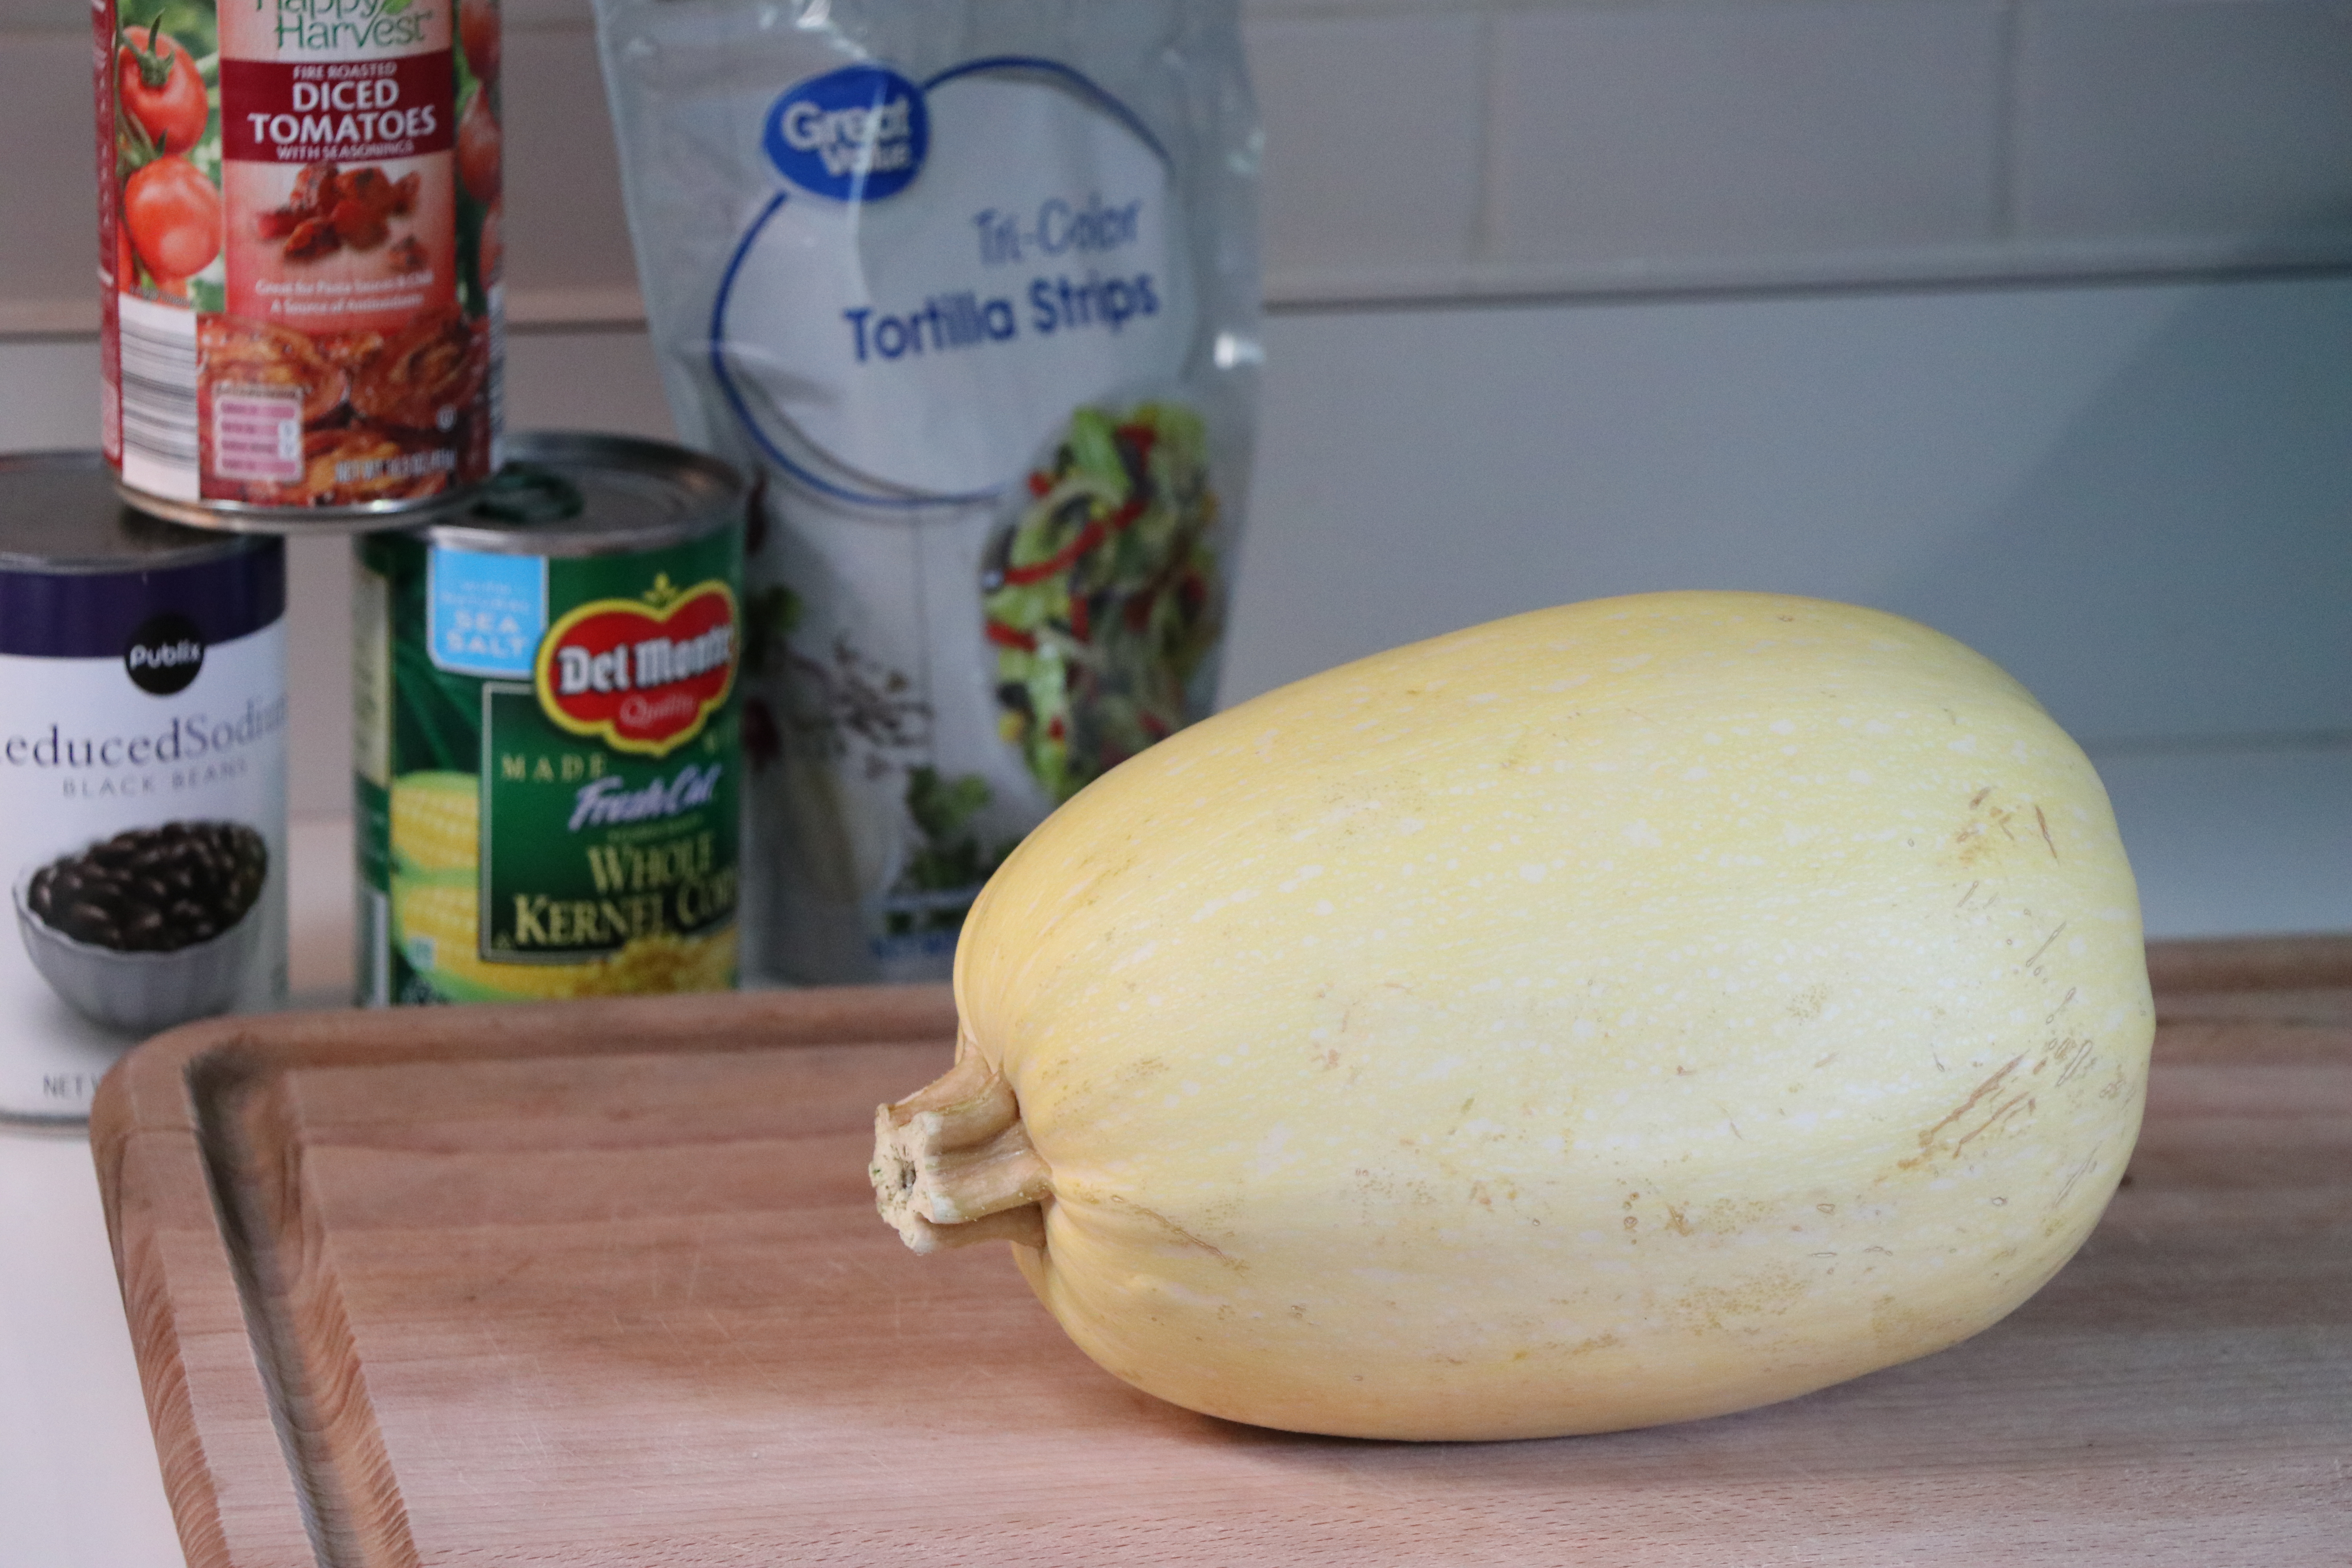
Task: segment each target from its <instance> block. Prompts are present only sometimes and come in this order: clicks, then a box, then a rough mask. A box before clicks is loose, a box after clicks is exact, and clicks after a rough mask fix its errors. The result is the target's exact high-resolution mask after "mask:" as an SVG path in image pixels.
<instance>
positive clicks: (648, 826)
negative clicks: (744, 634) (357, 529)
mask: <svg viewBox="0 0 2352 1568" xmlns="http://www.w3.org/2000/svg"><path fill="white" fill-rule="evenodd" d="M359 565H360V580H359V584H358V592H357V595H356V596H355V602H356V603H357V605H358V606H359V609H358V614H357V616H355V622H356V626H357V632H358V636H359V637H360V641H361V645H362V646H361V649H360V654H361V657H360V658H359V660H358V668H359V682H360V689H359V691H358V693H357V698H358V700H357V702H356V703H355V708H356V710H357V711H358V713H359V716H360V719H359V721H360V735H359V737H358V760H359V766H358V774H359V779H358V790H359V805H360V813H361V820H362V852H361V870H362V884H363V890H362V921H361V924H362V965H361V979H360V986H361V992H362V995H361V1000H362V1002H373V1003H387V1002H389V1003H412V1002H475V1001H499V1000H513V999H520V998H525V997H531V998H548V997H560V996H582V995H615V994H635V993H647V992H665V991H689V990H716V989H724V988H726V987H728V986H730V985H732V984H734V982H735V970H736V939H735V915H736V900H737V879H736V854H737V836H738V796H737V788H738V784H737V774H738V773H739V772H740V731H739V726H738V722H737V718H736V698H735V689H736V673H737V668H738V662H739V659H740V653H741V649H740V626H741V617H740V599H739V589H738V584H739V582H740V571H741V549H740V540H739V538H738V535H737V533H736V531H735V530H733V529H732V528H730V529H726V530H722V531H718V532H714V533H712V534H709V535H706V536H705V537H703V538H700V539H697V540H692V541H688V542H684V543H680V544H677V545H673V546H670V547H668V548H666V549H661V550H655V551H647V552H639V553H624V554H607V555H586V556H580V557H567V556H552V557H550V556H537V555H515V554H508V553H503V552H477V551H467V550H461V549H456V548H451V547H449V546H446V545H438V544H433V543H431V542H427V541H426V540H425V539H423V538H419V537H415V536H398V535H394V536H384V537H379V538H374V539H370V540H366V541H363V542H362V544H361V546H360V557H359ZM371 645H372V646H373V650H374V651H373V653H372V652H371Z"/></svg>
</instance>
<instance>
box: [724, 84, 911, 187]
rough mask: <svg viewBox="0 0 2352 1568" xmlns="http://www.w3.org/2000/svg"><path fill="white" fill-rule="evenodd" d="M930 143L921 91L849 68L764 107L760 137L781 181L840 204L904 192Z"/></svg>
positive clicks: (804, 85) (791, 92)
mask: <svg viewBox="0 0 2352 1568" xmlns="http://www.w3.org/2000/svg"><path fill="white" fill-rule="evenodd" d="M930 141H931V121H930V111H929V109H928V108H927V107H926V106H925V105H924V102H923V89H921V88H919V87H917V86H916V85H915V84H914V83H913V82H911V81H908V79H906V78H905V77H902V76H900V75H899V74H898V72H897V71H894V70H886V69H884V68H882V67H880V66H848V67H845V68H843V69H841V70H837V71H829V72H827V73H826V74H825V75H824V76H821V77H814V78H812V79H809V80H807V81H804V82H802V83H801V84H800V85H799V86H797V87H795V88H793V89H790V90H789V91H787V92H786V93H785V94H784V95H783V96H782V98H779V99H777V100H776V101H775V102H774V103H773V104H772V105H771V106H770V107H769V110H768V121H767V125H766V128H765V129H764V130H763V132H761V145H762V146H763V147H764V148H765V149H766V150H767V153H768V161H769V162H770V163H773V164H775V166H776V169H777V172H778V173H780V174H782V175H783V176H784V178H786V179H788V180H790V181H791V182H792V183H793V184H796V185H798V186H800V187H801V188H802V189H803V190H804V191H810V192H813V193H814V194H815V195H821V196H830V197H832V198H833V199H834V200H835V201H844V202H872V201H879V200H881V199H882V198H883V197H885V196H893V195H898V193H899V192H900V191H902V190H905V189H906V188H907V186H908V184H909V183H911V182H912V181H913V179H914V178H915V175H916V174H917V173H918V172H919V171H920V170H921V168H922V166H923V155H924V154H925V153H927V152H928V151H929V148H930Z"/></svg>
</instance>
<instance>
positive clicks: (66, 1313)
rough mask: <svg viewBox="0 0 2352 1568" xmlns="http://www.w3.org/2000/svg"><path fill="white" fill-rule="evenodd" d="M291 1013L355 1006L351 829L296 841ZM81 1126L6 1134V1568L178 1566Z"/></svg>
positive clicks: (0, 1487)
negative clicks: (347, 1004) (298, 1008)
mask: <svg viewBox="0 0 2352 1568" xmlns="http://www.w3.org/2000/svg"><path fill="white" fill-rule="evenodd" d="M289 838H290V843H289V860H290V862H291V865H292V868H293V879H292V882H291V885H290V889H289V894H290V901H291V908H290V909H289V915H290V916H291V921H290V925H291V929H292V931H293V944H292V951H291V952H290V954H289V959H290V963H289V973H290V979H291V983H292V987H293V993H294V994H293V997H292V1003H293V1005H297V1006H305V1007H333V1006H340V1005H342V1004H343V1003H344V1002H346V1001H347V1000H348V999H349V997H350V994H351V975H352V952H351V938H352V841H351V826H350V824H349V823H348V822H347V821H344V820H341V819H338V818H319V819H298V820H297V821H296V822H295V823H294V824H293V825H292V827H291V830H290V834H289ZM183 1563H184V1558H183V1557H182V1555H181V1552H180V1540H179V1535H178V1533H177V1532H176V1531H174V1530H173V1526H172V1514H171V1510H170V1508H169V1507H168V1506H167V1505H166V1504H165V1502H164V1500H163V1476H162V1473H161V1472H160V1471H159V1470H158V1468H156V1462H155V1445H154V1440H153V1437H152V1435H151V1433H150V1431H149V1428H148V1426H147V1411H146V1405H145V1403H144V1400H143V1399H142V1395H141V1394H140V1390H139V1371H138V1367H137V1365H136V1363H134V1362H133V1361H132V1359H131V1335H130V1331H129V1329H128V1327H127V1326H126V1324H125V1322H124V1321H123V1315H122V1300H121V1294H120V1293H119V1291H118V1290H117V1289H116V1285H115V1277H114V1258H113V1254H112V1252H111V1251H110V1248H109V1247H108V1245H107V1237H106V1217H105V1214H104V1211H103V1210H102V1208H101V1207H100V1203H99V1195H98V1171H97V1168H96V1166H94V1165H93V1164H92V1163H91V1162H90V1155H89V1141H88V1139H87V1137H86V1136H85V1135H84V1134H83V1132H82V1131H81V1130H80V1129H79V1128H72V1129H67V1130H63V1131H51V1130H33V1129H27V1128H24V1127H20V1126H15V1125H11V1124H8V1123H0V1568H181V1565H182V1564H183Z"/></svg>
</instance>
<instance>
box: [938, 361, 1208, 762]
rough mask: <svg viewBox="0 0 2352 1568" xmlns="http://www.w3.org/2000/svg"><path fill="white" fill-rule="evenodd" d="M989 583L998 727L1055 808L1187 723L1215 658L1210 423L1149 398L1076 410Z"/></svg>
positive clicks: (991, 567)
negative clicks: (1196, 690) (1194, 688)
mask: <svg viewBox="0 0 2352 1568" xmlns="http://www.w3.org/2000/svg"><path fill="white" fill-rule="evenodd" d="M1028 490H1029V496H1030V498H1031V501H1030V505H1029V506H1028V507H1026V508H1025V509H1024V510H1023V511H1022V513H1021V516H1020V519H1019V521H1016V522H1014V523H1013V524H1012V526H1010V527H1008V528H1006V529H1005V530H1003V531H1002V532H1001V533H999V534H998V536H997V538H996V541H995V542H994V544H993V546H992V548H991V549H990V551H989V554H988V561H987V565H986V568H985V571H984V573H983V575H982V579H981V584H982V588H983V589H984V590H986V597H985V599H984V600H983V601H982V603H983V606H984V608H985V610H986V612H987V617H988V618H987V622H986V626H987V636H988V640H989V641H990V642H991V643H992V644H993V645H994V646H995V650H996V678H997V686H996V696H997V701H998V704H999V705H1000V706H1001V707H1002V709H1003V717H1002V718H1000V719H999V721H998V725H997V727H998V732H999V733H1001V734H1002V735H1003V737H1004V738H1005V740H1007V741H1008V742H1012V743H1013V744H1014V745H1016V746H1018V747H1020V748H1021V752H1022V758H1023V760H1024V762H1026V763H1028V766H1029V771H1030V772H1031V773H1033V774H1034V775H1035V776H1036V779H1037V782H1038V783H1039V784H1043V785H1045V789H1046V791H1047V792H1048V793H1049V794H1050V795H1052V796H1053V798H1054V799H1055V801H1056V802H1059V801H1065V800H1067V799H1069V798H1070V796H1072V795H1076V793H1077V792H1078V791H1079V790H1080V789H1082V788H1084V787H1085V786H1086V785H1087V784H1088V783H1090V782H1092V781H1093V780H1094V779H1095V778H1096V777H1097V775H1099V774H1101V773H1105V772H1106V771H1108V770H1109V769H1111V768H1114V767H1117V766H1118V764H1119V763H1123V762H1125V761H1126V760H1127V759H1128V758H1129V757H1131V756H1133V755H1135V753H1136V752H1140V751H1141V750H1143V749H1144V748H1145V747H1146V746H1149V745H1150V744H1151V743H1152V742H1154V741H1161V740H1165V739H1167V738H1168V736H1170V735H1171V734H1173V733H1174V732H1175V731H1178V730H1180V729H1181V728H1183V726H1184V724H1185V723H1186V722H1187V721H1189V720H1190V718H1191V717H1192V715H1191V714H1190V712H1188V711H1187V708H1186V699H1185V692H1186V688H1187V686H1188V685H1189V683H1190V682H1191V680H1192V675H1193V672H1194V671H1195V670H1197V669H1198V668H1200V667H1201V663H1202V660H1203V659H1205V658H1208V657H1209V655H1210V653H1211V652H1212V651H1213V649H1214V648H1215V647H1216V641H1217V634H1218V630H1219V628H1218V625H1217V618H1216V609H1215V607H1216V605H1217V602H1218V600H1219V598H1220V596H1221V595H1219V594H1218V593H1217V591H1216V557H1215V555H1214V553H1213V552H1212V551H1211V549H1210V545H1209V539H1210V534H1211V531H1212V530H1213V528H1214V526H1215V523H1216V519H1217V498H1216V495H1215V493H1214V492H1213V491H1212V490H1211V489H1210V488H1209V473H1208V460H1207V452H1206V447H1205V438H1204V437H1203V434H1202V428H1201V421H1200V418H1199V417H1198V416H1196V415H1194V414H1192V412H1191V411H1189V410H1187V409H1184V408H1180V407H1176V406H1173V405H1164V404H1155V403H1147V404H1143V405H1139V407H1137V408H1135V409H1133V410H1131V411H1129V413H1128V414H1126V415H1125V416H1121V417H1118V418H1117V419H1116V420H1114V417H1113V416H1110V415H1108V414H1105V413H1103V412H1102V411H1100V410H1098V409H1093V408H1081V409H1079V410H1078V411H1077V413H1076V415H1075V416H1073V417H1072V418H1071V420H1070V428H1069V433H1068V436H1067V437H1066V438H1065V439H1064V440H1063V441H1062V443H1061V445H1060V446H1059V447H1056V448H1055V452H1054V457H1053V461H1052V462H1051V464H1050V465H1048V466H1047V467H1045V468H1038V469H1035V470H1034V471H1033V472H1032V473H1031V474H1030V475H1029V480H1028Z"/></svg>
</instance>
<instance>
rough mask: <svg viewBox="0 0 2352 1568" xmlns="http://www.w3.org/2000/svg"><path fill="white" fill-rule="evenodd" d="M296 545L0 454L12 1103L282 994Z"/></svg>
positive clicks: (65, 1114)
mask: <svg viewBox="0 0 2352 1568" xmlns="http://www.w3.org/2000/svg"><path fill="white" fill-rule="evenodd" d="M285 610H286V547H285V545H284V544H282V543H281V542H278V540H275V539H251V538H243V539H241V538H236V537H233V536H229V535H224V534H219V533H200V532H197V531H194V530H193V529H186V528H181V527H179V526H177V525H176V524H173V523H169V522H163V521H159V520H157V519H155V518H152V517H147V516H144V515H142V513H140V512H137V511H134V510H131V509H130V508H129V507H126V506H124V505H123V504H122V502H121V499H120V498H119V497H117V496H116V495H115V494H114V490H113V487H112V485H111V484H110V482H109V479H108V476H107V471H106V467H105V465H104V464H103V463H102V462H100V458H99V455H98V454H97V453H96V452H45V453H32V454H27V455H23V456H18V457H6V458H0V876H5V878H6V879H7V882H8V885H9V900H10V904H11V913H10V914H9V915H8V916H7V917H6V923H7V925H8V933H7V934H6V935H5V937H0V1121H63V1122H71V1121H79V1120H80V1119H81V1118H83V1117H84V1116H86V1115H87V1114H88V1113H89V1102H90V1095H91V1094H92V1092H93V1091H95V1090H96V1089H97V1087H98V1080H99V1078H100V1075H102V1074H103V1073H104V1072H105V1071H106V1069H107V1068H109V1067H110V1066H111V1065H112V1064H113V1062H114V1060H115V1058H118V1057H120V1056H121V1054H122V1053H123V1052H124V1051H125V1050H127V1049H129V1048H130V1047H131V1046H133V1045H136V1044H137V1043H138V1042H139V1041H140V1040H142V1039H143V1038H144V1037H147V1036H149V1035H152V1034H153V1033H155V1032H156V1031H157V1030H159V1029H166V1028H169V1027H171V1026H173V1025H174V1024H179V1023H184V1022H186V1021H187V1020H189V1019H191V1018H201V1017H205V1016H209V1015H212V1014H215V1013H226V1012H252V1011H256V1010H259V1009H263V1008H268V1007H272V1006H275V1005H278V1003H279V1002H281V1001H282V1000H283V999H284V997H285V994H286V621H285Z"/></svg>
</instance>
